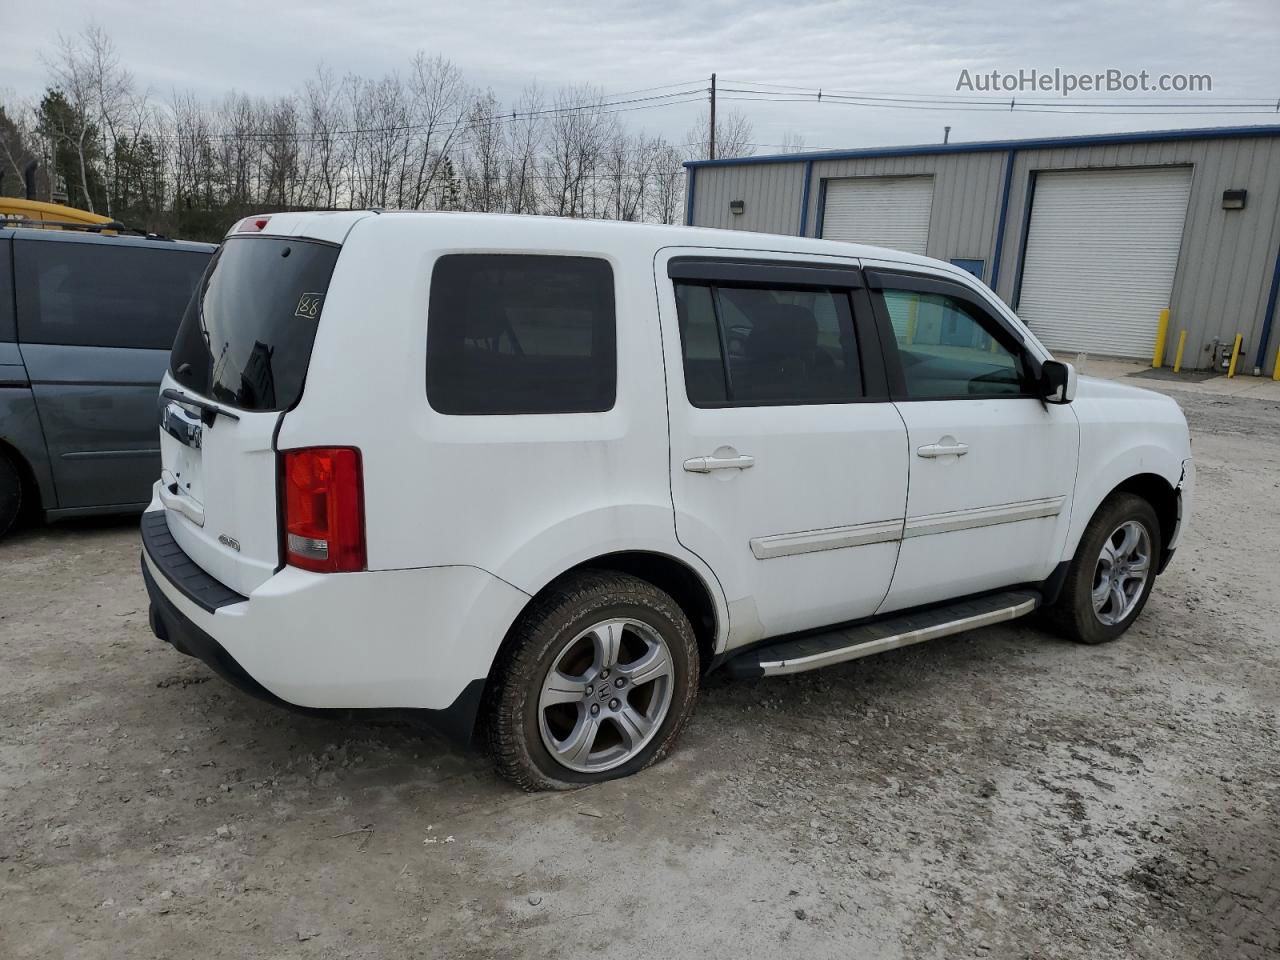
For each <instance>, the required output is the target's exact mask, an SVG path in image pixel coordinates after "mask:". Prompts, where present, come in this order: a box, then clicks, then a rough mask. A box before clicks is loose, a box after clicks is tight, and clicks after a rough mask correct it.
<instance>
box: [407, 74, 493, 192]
mask: <svg viewBox="0 0 1280 960" xmlns="http://www.w3.org/2000/svg"><path fill="white" fill-rule="evenodd" d="M409 89H410V95H411V97H412V100H413V109H412V115H413V120H414V123H415V125H416V127H415V132H416V140H417V149H416V158H417V164H416V172H415V175H414V179H413V189H412V191H411V192H410V195H409V205H410V206H412V207H413V208H414V209H418V208H419V207H421V206H422V205H423V204H424V203H425V202H426V200H427V198H428V197H429V196H430V195H431V191H432V189H433V187H435V185H436V184H435V181H436V177H437V176H439V174H440V168H441V164H442V161H443V159H444V158H445V157H446V156H448V154H449V151H450V150H451V149H453V147H454V145H455V142H456V140H457V138H458V137H459V136H461V135H462V133H463V132H464V131H465V130H466V129H467V125H468V121H469V120H473V119H474V114H473V113H472V114H471V116H468V113H469V111H468V101H469V100H470V99H471V96H470V94H469V93H468V92H467V89H466V86H465V85H464V84H463V82H462V74H461V73H460V72H459V71H458V68H457V67H456V66H454V65H453V63H452V62H451V61H449V60H445V59H444V58H443V57H440V56H438V55H437V56H434V57H428V56H427V55H426V54H425V53H423V52H422V51H421V50H419V51H418V53H417V54H416V55H415V56H414V58H413V69H412V71H411V72H410V79H409ZM495 105H496V104H495Z"/></svg>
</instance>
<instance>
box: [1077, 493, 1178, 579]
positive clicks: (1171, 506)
mask: <svg viewBox="0 0 1280 960" xmlns="http://www.w3.org/2000/svg"><path fill="white" fill-rule="evenodd" d="M1118 493H1131V494H1133V495H1134V496H1137V497H1141V498H1142V499H1143V500H1145V501H1147V503H1149V504H1151V508H1152V509H1153V510H1154V511H1155V513H1156V519H1157V520H1158V521H1159V523H1160V562H1159V569H1160V570H1163V569H1164V566H1165V563H1166V561H1167V559H1168V554H1169V544H1170V543H1171V542H1172V540H1173V535H1174V533H1175V531H1176V530H1177V529H1178V523H1179V520H1180V517H1181V507H1180V505H1179V497H1180V494H1179V491H1178V488H1177V486H1176V485H1175V484H1173V483H1170V482H1169V480H1168V479H1167V478H1166V477H1164V476H1161V475H1160V474H1158V473H1135V474H1132V475H1130V476H1128V477H1126V478H1124V479H1123V480H1121V481H1120V482H1118V483H1116V484H1115V485H1113V486H1112V487H1110V488H1109V489H1108V490H1106V492H1105V493H1103V495H1102V496H1100V497H1098V498H1097V499H1096V502H1093V503H1092V504H1091V509H1090V510H1089V511H1088V513H1087V514H1086V515H1083V516H1081V518H1080V519H1081V522H1080V524H1079V530H1078V531H1077V532H1076V533H1075V535H1074V536H1073V538H1072V543H1071V550H1070V556H1074V555H1075V552H1076V550H1077V549H1079V546H1080V538H1081V536H1082V535H1083V533H1084V528H1085V527H1086V526H1088V524H1089V521H1091V520H1092V519H1093V518H1094V517H1095V516H1096V515H1097V513H1098V511H1099V510H1101V509H1102V507H1103V505H1104V504H1106V503H1107V501H1108V500H1110V499H1111V498H1112V497H1114V496H1115V495H1116V494H1118ZM1073 525H1074V524H1073ZM1067 559H1069V557H1068V558H1067Z"/></svg>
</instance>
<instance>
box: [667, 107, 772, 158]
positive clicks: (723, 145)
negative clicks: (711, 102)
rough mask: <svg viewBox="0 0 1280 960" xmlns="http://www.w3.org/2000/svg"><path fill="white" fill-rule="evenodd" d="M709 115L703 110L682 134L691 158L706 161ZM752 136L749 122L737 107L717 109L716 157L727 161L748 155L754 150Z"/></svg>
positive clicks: (709, 147) (708, 153)
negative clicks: (688, 145)
mask: <svg viewBox="0 0 1280 960" xmlns="http://www.w3.org/2000/svg"><path fill="white" fill-rule="evenodd" d="M710 132H711V116H710V110H709V109H708V110H704V111H703V112H702V115H701V116H700V117H699V118H698V121H697V123H695V124H694V125H693V126H692V127H690V128H689V130H688V132H687V133H686V134H685V137H684V139H685V142H686V143H688V144H690V147H689V151H690V152H689V159H690V160H706V159H707V158H708V157H709V156H710V152H711V144H710ZM753 135H754V131H753V128H752V126H751V121H750V120H748V119H747V116H746V114H744V113H743V112H742V111H740V110H723V109H722V110H717V111H716V159H717V160H729V159H732V158H734V157H749V156H751V154H753V153H755V144H754V143H752V142H751V141H752V137H753Z"/></svg>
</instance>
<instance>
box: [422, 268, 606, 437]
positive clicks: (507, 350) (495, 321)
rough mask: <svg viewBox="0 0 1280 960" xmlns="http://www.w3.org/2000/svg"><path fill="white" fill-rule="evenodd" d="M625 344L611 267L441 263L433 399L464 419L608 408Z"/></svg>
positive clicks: (434, 296)
mask: <svg viewBox="0 0 1280 960" xmlns="http://www.w3.org/2000/svg"><path fill="white" fill-rule="evenodd" d="M616 339H617V334H616V330H615V320H614V299H613V270H612V269H611V268H610V266H609V264H608V262H607V261H604V260H600V259H596V258H592V257H556V256H536V255H523V254H453V255H450V256H445V257H441V258H440V259H439V260H437V261H436V265H435V270H434V271H433V273H432V275H431V300H430V303H429V305H428V315H427V401H428V402H429V403H430V404H431V407H432V409H434V410H436V411H438V412H440V413H448V414H464V415H465V414H519V413H590V412H598V411H602V410H609V409H610V408H612V407H613V402H614V395H615V393H616V386H617V367H618V360H617V346H616Z"/></svg>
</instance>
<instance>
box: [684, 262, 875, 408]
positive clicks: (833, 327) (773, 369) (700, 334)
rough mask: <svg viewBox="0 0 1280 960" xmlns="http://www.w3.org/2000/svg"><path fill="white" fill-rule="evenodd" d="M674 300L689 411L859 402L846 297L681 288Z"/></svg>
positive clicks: (695, 285)
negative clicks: (692, 406) (709, 408)
mask: <svg viewBox="0 0 1280 960" xmlns="http://www.w3.org/2000/svg"><path fill="white" fill-rule="evenodd" d="M675 293H676V312H677V317H678V319H679V325H680V344H681V350H682V353H683V356H684V377H685V392H686V393H687V395H688V397H689V402H690V403H692V404H693V405H694V406H696V407H723V406H760V405H773V404H806V403H848V402H850V401H854V400H859V399H861V398H862V396H863V386H862V371H861V365H860V360H859V355H858V346H857V340H856V339H855V337H854V329H853V315H852V312H851V310H850V307H849V296H848V294H847V293H846V292H845V291H843V290H826V289H812V288H803V287H786V286H734V285H731V284H715V283H702V282H683V281H679V282H677V283H676V289H675Z"/></svg>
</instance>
